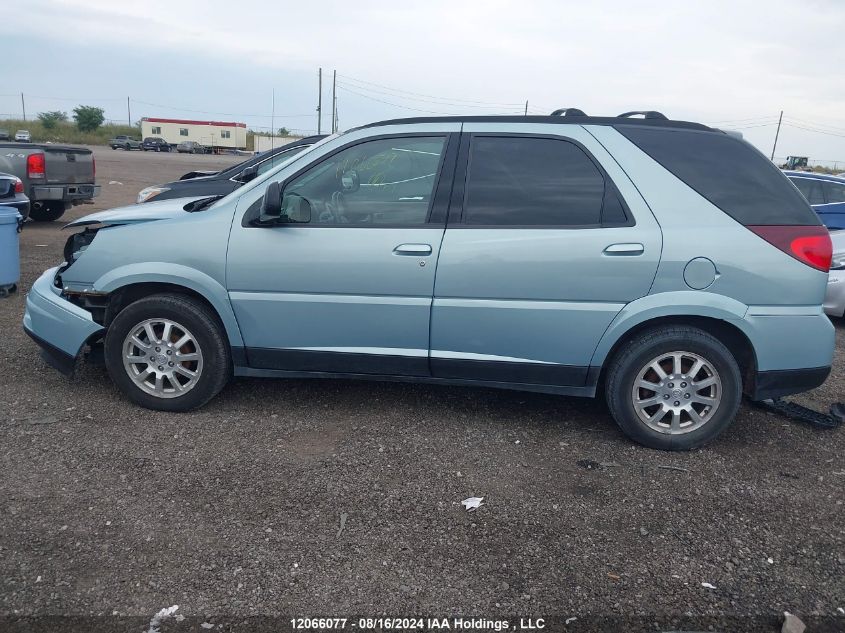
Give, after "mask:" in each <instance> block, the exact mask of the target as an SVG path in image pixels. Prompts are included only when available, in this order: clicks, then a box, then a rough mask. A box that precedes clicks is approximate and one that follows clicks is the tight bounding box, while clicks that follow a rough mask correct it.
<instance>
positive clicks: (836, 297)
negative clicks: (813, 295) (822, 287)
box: [824, 270, 845, 317]
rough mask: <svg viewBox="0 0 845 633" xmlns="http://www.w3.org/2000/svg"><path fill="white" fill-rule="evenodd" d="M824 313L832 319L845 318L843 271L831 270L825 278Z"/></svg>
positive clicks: (844, 278) (844, 272)
mask: <svg viewBox="0 0 845 633" xmlns="http://www.w3.org/2000/svg"><path fill="white" fill-rule="evenodd" d="M824 311H825V313H826V314H829V315H830V316H834V317H841V316H845V270H831V271H830V275H829V276H828V278H827V295H826V296H825V298H824Z"/></svg>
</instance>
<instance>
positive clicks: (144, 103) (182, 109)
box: [132, 99, 312, 119]
mask: <svg viewBox="0 0 845 633" xmlns="http://www.w3.org/2000/svg"><path fill="white" fill-rule="evenodd" d="M132 101H133V102H134V103H140V104H141V105H147V106H153V107H155V108H165V109H167V110H177V111H178V112H193V113H194V114H216V115H222V116H234V117H254V118H264V119H269V118H271V116H272V117H274V118H277V119H285V118H288V119H293V118H305V117H311V116H312V115H311V114H244V113H243V112H241V113H237V112H212V111H209V110H190V109H188V108H177V107H175V106H169V105H163V104H161V103H150V102H148V101H140V100H139V99H132Z"/></svg>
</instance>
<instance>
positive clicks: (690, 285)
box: [24, 110, 834, 449]
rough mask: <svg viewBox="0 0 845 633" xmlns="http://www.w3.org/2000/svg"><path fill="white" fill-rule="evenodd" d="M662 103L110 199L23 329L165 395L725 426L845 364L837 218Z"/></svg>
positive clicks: (381, 142)
mask: <svg viewBox="0 0 845 633" xmlns="http://www.w3.org/2000/svg"><path fill="white" fill-rule="evenodd" d="M639 114H644V116H645V118H632V117H629V116H627V115H621V116H620V117H588V116H585V115H583V113H582V112H580V111H577V110H567V111H564V112H563V113H562V115H557V116H547V117H530V116H529V117H463V118H457V117H455V118H424V119H405V120H394V121H385V122H382V123H376V124H373V125H367V126H365V127H361V128H358V129H354V130H350V131H349V132H346V133H345V134H342V135H335V136H332V137H328V138H326V139H324V140H323V141H321V142H319V143H317V144H315V145H314V146H312V147H311V148H310V149H308V150H307V151H306V152H304V153H303V154H300V155H299V156H298V157H296V158H295V159H292V160H291V161H290V162H287V163H285V164H282V165H281V166H279V167H278V168H276V169H274V170H272V171H270V172H268V173H267V174H265V175H263V176H262V177H259V178H258V179H256V180H255V181H253V182H252V183H250V184H248V185H246V186H244V187H243V188H241V189H239V190H237V191H235V192H233V193H231V194H229V195H227V196H226V197H224V198H221V199H216V198H210V199H204V200H197V201H193V202H190V203H189V204H184V201H182V202H179V203H178V204H174V202H176V201H165V202H161V203H154V202H153V203H149V204H145V205H143V206H142V207H137V208H128V209H124V210H119V211H116V212H104V213H99V214H94V215H92V216H89V217H87V218H83V219H82V220H80V221H77V222H75V223H74V224H77V225H82V226H84V227H85V228H84V230H83V231H81V232H79V233H76V234H74V235H72V236H71V237H70V238H69V240H68V243H67V246H66V249H65V259H66V261H65V263H63V264H62V265H61V266H58V267H57V268H53V269H50V270H48V271H47V272H45V273H44V275H43V276H42V277H41V278H40V279H38V281H37V282H36V283H35V284H34V286H33V288H32V290H31V292H30V293H29V296H28V299H27V309H26V315H25V317H24V327H25V328H26V331H27V332H29V333H30V335H31V336H32V337H33V338H34V339H35V340H36V341H37V342H38V343H39V344H40V345H41V346H42V347H43V348H44V350H45V352H46V356H47V357H48V358H49V359H50V360H51V362H52V363H53V364H54V365H55V366H57V367H59V368H61V369H63V370H65V371H71V370H72V369H73V366H74V363H75V361H76V359H77V357H78V355H79V354H80V353H81V350H82V349H83V348H84V347H85V346H86V345H96V344H99V342H100V341H103V343H104V347H105V359H106V364H107V367H108V371H109V374H110V375H111V377H112V379H113V380H114V381H115V383H116V384H117V385H118V386H119V388H120V389H121V390H122V391H123V392H124V393H125V394H126V395H127V396H128V397H129V398H130V399H132V400H133V401H135V402H137V403H138V404H140V405H142V406H145V407H149V408H154V409H161V410H167V411H185V410H188V409H193V408H195V407H198V406H201V405H203V404H204V403H206V402H207V401H208V400H210V399H211V398H212V397H214V395H215V394H217V393H218V392H219V391H220V390H221V389H222V388H223V387H224V385H225V384H226V382H227V381H228V380H229V378H230V377H231V376H232V375H235V376H261V377H280V378H284V377H297V378H301V377H349V378H367V379H376V380H398V381H411V382H429V383H446V384H453V385H454V384H457V385H477V386H487V387H501V388H507V389H522V390H527V391H540V392H546V393H554V394H562V395H569V396H573V395H574V396H595V395H596V394H597V393H603V394H604V396H605V397H606V399H607V402H608V404H609V407H610V411H611V413H612V415H613V417H614V418H615V419H616V421H617V422H618V424H619V425H620V427H621V428H622V429H623V431H624V432H625V433H627V434H628V435H629V436H630V437H631V438H633V439H634V440H636V441H638V442H641V443H643V444H645V445H648V446H651V447H656V448H662V449H689V448H693V447H696V446H700V445H702V444H704V443H706V442H707V441H709V440H711V439H713V438H714V437H715V436H716V435H718V434H719V433H720V432H721V431H722V430H724V429H725V428H726V427H727V426H728V425H729V424H730V422H731V421H732V420H733V418H734V416H735V414H736V412H737V408H738V407H739V404H740V398H741V396H742V393H743V392H745V393H746V394H748V395H749V396H750V397H752V398H755V399H763V398H771V397H777V396H781V395H785V394H790V393H796V392H800V391H804V390H808V389H812V388H814V387H816V386H818V385H820V384H822V383H823V382H824V380H825V379H826V377H827V375H828V373H829V371H830V365H831V362H832V357H833V350H834V329H833V326H832V324H831V323H830V321H829V320H828V319H827V318H826V317H825V315H824V314H823V312H822V301H823V299H824V295H825V288H826V283H827V272H828V267H829V265H830V258H831V243H830V237H829V235H828V233H827V231H826V230H825V228H824V227H823V226H821V224H820V223H819V220H818V218H817V216H816V215H815V214H814V213H813V211H812V209H811V208H810V206H809V205H808V203H807V201H806V200H805V199H804V198H803V197H802V196H801V195H800V194H799V193H798V191H797V190H796V189H795V188H794V187H793V186H792V185H791V184H790V183H789V181H788V180H787V179H786V177H785V176H784V175H783V174H781V173H780V171H779V170H778V169H777V168H776V167H775V166H774V165H772V164H771V163H770V162H769V161H768V160H767V159H766V158H765V157H764V156H762V155H761V154H760V153H759V152H757V151H756V150H755V149H753V148H752V146H750V145H749V144H748V143H746V142H744V141H742V140H740V139H737V138H734V137H733V136H729V135H727V134H725V133H723V132H721V131H719V130H715V129H711V128H708V127H705V126H703V125H698V124H694V123H686V122H678V121H670V120H667V119H666V117H664V116H663V115H661V114H659V113H656V112H647V113H639ZM168 205H169V206H168ZM281 389H283V387H282V388H281ZM282 397H284V391H281V392H280V398H282Z"/></svg>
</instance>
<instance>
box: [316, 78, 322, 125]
mask: <svg viewBox="0 0 845 633" xmlns="http://www.w3.org/2000/svg"><path fill="white" fill-rule="evenodd" d="M317 83H318V84H319V85H318V87H317V134H320V132H322V129H323V128H322V125H323V121H322V119H323V113H322V112H321V110H322V109H323V69H322V68H320V69H319V70H318V71H317Z"/></svg>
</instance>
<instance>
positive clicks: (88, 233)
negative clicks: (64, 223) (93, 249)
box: [59, 227, 100, 272]
mask: <svg viewBox="0 0 845 633" xmlns="http://www.w3.org/2000/svg"><path fill="white" fill-rule="evenodd" d="M99 230H100V229H99V228H94V229H92V228H90V227H86V228H85V230H83V231H80V232H79V233H74V234H73V235H71V236H70V237H69V238H67V241H65V248H64V251H63V253H62V254H63V255H64V257H65V264H66V265H65V266H64V267H63V268H62V269H61V270H60V271H59V272H62V271H64V270H67V269H68V268H70V266H71V265H72V264H73V262H75V261H76V260H77V259H78V258H79V256H80V255H82V253H84V252H85V249H87V248H88V246H89V245H90V244H91V242H93V241H94V238H95V237H96V236H97V232H98V231H99Z"/></svg>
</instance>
